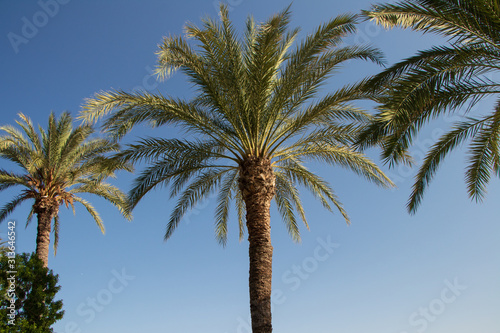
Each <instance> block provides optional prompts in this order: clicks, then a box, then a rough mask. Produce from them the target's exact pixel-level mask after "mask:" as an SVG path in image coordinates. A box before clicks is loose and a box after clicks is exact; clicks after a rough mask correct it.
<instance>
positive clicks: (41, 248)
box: [34, 198, 57, 267]
mask: <svg viewBox="0 0 500 333" xmlns="http://www.w3.org/2000/svg"><path fill="white" fill-rule="evenodd" d="M44 199H45V198H42V199H40V200H37V202H35V209H34V211H35V213H36V215H37V219H38V228H37V235H36V255H37V257H38V258H40V260H41V261H42V262H43V266H44V267H47V265H48V263H49V246H50V231H51V228H52V224H51V222H52V219H53V218H54V216H55V214H56V213H57V206H56V207H54V204H52V203H50V202H48V200H44Z"/></svg>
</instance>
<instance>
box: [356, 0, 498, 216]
mask: <svg viewBox="0 0 500 333" xmlns="http://www.w3.org/2000/svg"><path fill="white" fill-rule="evenodd" d="M363 15H364V16H365V17H366V18H367V19H371V20H373V21H374V22H375V23H377V24H380V25H382V26H384V27H386V28H392V27H402V28H409V29H413V30H415V31H421V32H424V33H427V32H430V33H434V34H438V35H442V36H445V37H447V38H448V41H449V44H448V45H444V46H435V47H432V48H430V49H428V50H424V51H420V52H418V53H417V54H416V55H414V56H412V57H409V58H407V59H405V60H403V61H400V62H398V63H396V64H394V65H392V66H390V67H388V68H387V69H386V70H384V71H382V72H381V73H379V74H378V75H375V76H374V77H373V78H371V79H370V80H367V81H366V82H365V86H364V88H363V89H364V90H365V91H367V92H372V93H373V94H374V95H378V96H376V97H375V98H373V100H375V101H377V102H378V103H379V104H380V107H379V111H378V113H377V114H376V115H375V118H374V121H373V122H372V124H371V125H369V126H367V127H366V128H365V130H364V131H363V133H361V135H360V136H359V138H358V142H357V144H358V146H359V147H360V148H366V147H368V146H372V145H380V146H381V148H382V158H383V159H384V161H385V162H388V163H390V165H391V166H392V165H394V164H395V163H411V156H409V154H408V150H409V149H410V147H411V146H412V144H413V140H414V138H415V137H416V136H417V135H418V133H419V132H420V130H421V129H422V128H423V126H425V125H427V124H429V123H430V122H432V121H433V120H435V119H436V118H438V117H441V116H443V115H445V114H447V113H453V112H456V111H457V110H463V111H464V112H466V113H470V112H473V111H474V112H475V106H476V105H478V102H480V101H483V100H484V99H485V98H487V97H491V96H498V94H499V93H500V83H499V82H497V80H495V79H494V78H495V73H498V71H499V70H500V35H499V34H498V31H500V10H499V4H498V1H496V0H477V1H462V0H406V1H400V2H397V3H394V4H385V5H375V6H373V7H372V9H371V10H370V11H364V12H363ZM497 113H498V111H497V110H494V112H493V113H491V114H484V113H482V114H480V115H479V116H477V117H474V116H473V117H471V118H470V119H469V120H468V121H466V122H461V121H459V122H457V123H455V124H452V129H451V130H450V131H449V132H448V133H445V134H444V135H443V136H442V137H441V138H440V139H439V140H438V141H437V142H436V143H435V144H434V145H433V146H432V147H431V149H430V151H429V152H428V154H427V156H426V158H425V160H424V161H423V164H422V165H421V166H420V169H419V172H418V174H417V177H416V179H415V183H414V185H413V192H412V194H411V196H410V200H409V202H408V209H409V211H410V212H415V211H416V209H417V207H418V206H419V204H420V203H421V200H422V196H423V193H424V191H425V188H426V187H427V185H428V183H429V182H430V180H431V179H432V177H433V176H434V174H435V172H436V170H437V167H438V165H439V163H440V162H441V160H442V159H443V158H444V157H445V156H446V155H447V154H448V152H449V151H450V150H452V149H454V148H456V147H458V146H459V145H461V144H464V143H465V142H466V141H470V142H471V144H470V146H469V162H468V165H467V166H466V183H467V187H468V193H469V195H470V196H471V197H472V198H475V199H476V200H480V199H481V198H482V197H483V196H484V194H485V191H486V184H487V183H488V181H489V180H490V176H491V174H492V173H496V166H497V165H498V164H497V146H498V140H499V138H498V135H497V125H496V122H495V121H494V120H493V119H496V114H497Z"/></svg>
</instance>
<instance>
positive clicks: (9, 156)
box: [0, 113, 131, 267]
mask: <svg viewBox="0 0 500 333" xmlns="http://www.w3.org/2000/svg"><path fill="white" fill-rule="evenodd" d="M19 117H20V118H21V121H16V123H17V124H18V125H19V126H20V127H21V129H22V130H23V132H24V134H23V133H22V132H21V131H19V130H18V129H16V128H15V127H14V126H1V127H0V131H3V132H5V133H6V135H4V136H1V137H0V158H3V159H5V160H9V161H11V162H14V163H15V164H16V165H17V166H18V169H19V171H18V172H9V171H6V170H3V169H0V191H3V190H5V189H7V188H10V187H13V186H21V187H24V189H23V190H22V191H21V192H20V193H19V195H17V196H16V197H15V198H14V199H13V200H12V201H11V202H9V203H7V204H6V205H5V206H3V207H2V208H1V209H0V222H1V221H3V220H4V219H5V218H6V217H7V215H8V214H9V213H11V212H12V211H13V210H14V209H15V208H16V207H17V206H18V205H19V204H21V203H22V202H24V201H26V200H34V202H33V205H32V207H31V212H30V214H29V216H28V222H27V223H29V222H30V221H31V218H32V217H33V215H34V214H36V215H37V219H38V230H37V237H36V254H37V256H38V258H40V259H41V260H42V261H43V263H44V266H45V267H47V263H48V256H49V245H50V232H51V229H52V222H53V224H54V253H56V251H57V244H58V240H59V233H58V231H59V207H60V206H61V205H62V204H65V205H66V207H69V206H70V205H71V207H72V208H73V212H74V205H73V204H74V202H78V203H81V204H82V205H83V206H84V207H85V209H86V210H87V211H88V212H89V213H90V215H91V216H92V217H93V218H94V220H95V222H96V223H97V226H98V227H99V228H100V229H101V231H102V232H103V233H104V225H103V223H102V219H101V218H100V216H99V214H98V213H97V211H96V210H95V209H94V207H93V206H92V204H91V203H90V202H88V201H87V200H85V199H84V198H82V197H80V196H79V195H80V194H82V193H90V194H95V195H97V196H99V197H102V198H104V199H106V200H107V201H109V202H111V203H112V204H113V205H114V206H116V207H117V208H118V209H119V210H120V212H122V214H123V215H124V216H125V217H126V218H128V219H130V217H131V215H130V213H129V212H128V210H127V197H126V195H125V194H124V193H123V192H121V191H120V190H119V189H118V188H117V187H115V186H113V185H111V184H108V183H106V182H105V180H106V178H108V177H110V176H113V175H114V173H115V171H117V170H122V169H123V170H131V169H130V166H129V165H128V164H127V163H123V162H121V161H117V160H116V159H112V158H110V157H107V156H106V155H107V154H108V153H114V152H117V151H118V150H119V147H118V145H117V144H116V143H112V142H110V141H109V140H107V139H99V138H94V139H91V138H90V136H91V134H92V133H93V132H94V131H93V129H92V127H91V126H89V125H83V126H78V127H77V128H75V129H73V125H72V122H73V120H72V117H71V116H70V114H69V113H63V114H62V115H61V116H60V118H59V119H56V117H55V116H54V114H53V113H51V114H50V117H49V126H48V129H47V130H46V131H45V130H44V129H43V128H41V127H39V131H40V133H39V134H38V133H37V132H36V131H35V129H34V127H33V124H32V122H31V120H30V119H29V118H28V117H26V116H25V115H23V114H21V113H20V114H19Z"/></svg>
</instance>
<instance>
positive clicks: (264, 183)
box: [239, 157, 275, 333]
mask: <svg viewBox="0 0 500 333" xmlns="http://www.w3.org/2000/svg"><path fill="white" fill-rule="evenodd" d="M239 185H240V190H241V193H242V196H243V200H244V201H245V206H246V214H247V215H246V219H247V230H248V241H249V257H250V277H249V289H250V313H251V317H252V332H253V333H271V332H272V331H273V328H272V316H271V287H272V260H273V246H272V245H271V224H270V222H271V218H270V207H271V199H272V198H273V196H274V192H275V177H274V174H273V170H272V167H271V162H270V161H269V160H267V159H262V158H254V157H248V158H247V159H246V160H245V161H244V162H242V163H241V165H240V179H239Z"/></svg>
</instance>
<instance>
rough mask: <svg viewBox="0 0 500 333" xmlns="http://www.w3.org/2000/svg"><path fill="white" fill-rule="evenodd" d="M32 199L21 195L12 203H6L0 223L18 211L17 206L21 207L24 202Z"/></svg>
mask: <svg viewBox="0 0 500 333" xmlns="http://www.w3.org/2000/svg"><path fill="white" fill-rule="evenodd" d="M28 199H30V198H29V197H28V196H26V195H25V194H24V193H23V194H21V195H18V196H16V197H15V198H14V199H12V201H10V202H8V203H6V204H5V205H4V206H3V207H2V208H1V209H0V222H2V221H3V220H5V218H6V217H7V216H8V215H9V214H10V213H12V211H14V209H16V207H17V206H19V205H20V204H21V203H23V201H25V200H28Z"/></svg>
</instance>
